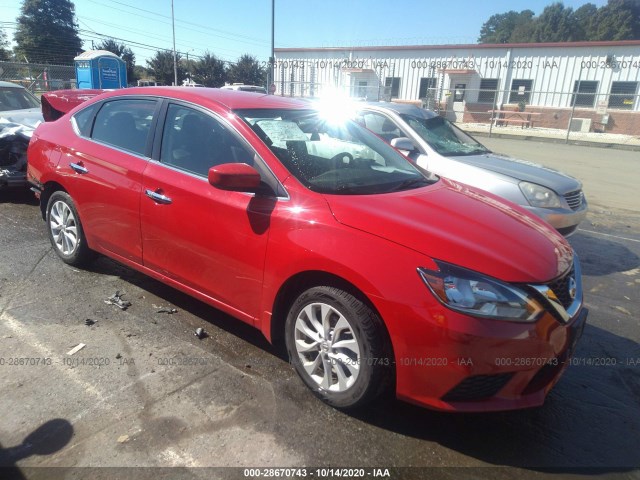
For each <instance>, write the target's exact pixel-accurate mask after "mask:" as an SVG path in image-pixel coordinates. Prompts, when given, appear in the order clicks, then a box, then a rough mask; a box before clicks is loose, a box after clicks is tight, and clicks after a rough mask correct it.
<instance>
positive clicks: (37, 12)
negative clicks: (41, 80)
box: [14, 0, 82, 64]
mask: <svg viewBox="0 0 640 480" xmlns="http://www.w3.org/2000/svg"><path fill="white" fill-rule="evenodd" d="M14 40H15V42H16V47H15V53H16V55H17V56H18V58H19V59H23V57H26V58H27V59H28V60H29V61H39V62H47V63H53V64H56V63H57V64H68V63H71V62H73V59H74V57H75V56H77V55H78V54H79V53H81V52H82V41H81V40H80V37H79V36H78V25H77V24H76V21H75V7H74V5H73V3H72V2H71V1H70V0H23V2H22V8H21V9H20V16H19V17H18V27H17V30H16V33H15V35H14Z"/></svg>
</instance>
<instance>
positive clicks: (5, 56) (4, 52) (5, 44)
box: [0, 27, 11, 62]
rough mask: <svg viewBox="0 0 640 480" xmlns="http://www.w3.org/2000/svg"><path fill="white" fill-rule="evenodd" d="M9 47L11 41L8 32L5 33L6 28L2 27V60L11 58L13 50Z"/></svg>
mask: <svg viewBox="0 0 640 480" xmlns="http://www.w3.org/2000/svg"><path fill="white" fill-rule="evenodd" d="M8 47H9V41H8V40H7V34H6V33H4V30H3V29H2V27H0V61H2V62H6V61H7V60H9V59H11V52H10V50H9V48H8Z"/></svg>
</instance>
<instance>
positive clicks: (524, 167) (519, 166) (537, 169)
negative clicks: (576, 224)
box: [448, 153, 582, 195]
mask: <svg viewBox="0 0 640 480" xmlns="http://www.w3.org/2000/svg"><path fill="white" fill-rule="evenodd" d="M448 158H451V159H452V160H455V161H457V162H462V163H466V164H469V165H473V166H474V167H479V168H484V169H486V170H490V171H492V172H496V173H499V174H502V175H506V176H508V177H512V178H514V179H516V180H519V181H522V180H524V181H526V182H531V183H537V184H538V185H543V186H545V187H547V188H551V189H552V190H553V191H555V192H556V193H558V194H560V195H564V194H566V193H569V192H574V191H576V190H580V189H581V188H582V184H581V183H580V182H579V181H578V180H576V179H575V178H573V177H570V176H569V175H566V174H564V173H562V172H558V171H557V170H554V169H552V168H548V167H544V166H542V165H538V164H537V163H533V162H527V161H525V160H518V159H515V158H511V157H507V156H506V155H499V154H495V153H488V154H483V155H469V156H457V157H448Z"/></svg>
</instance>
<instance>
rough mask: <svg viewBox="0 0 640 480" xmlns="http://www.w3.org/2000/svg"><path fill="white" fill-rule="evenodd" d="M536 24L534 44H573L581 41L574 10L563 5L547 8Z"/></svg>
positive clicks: (553, 4) (557, 4) (552, 5)
mask: <svg viewBox="0 0 640 480" xmlns="http://www.w3.org/2000/svg"><path fill="white" fill-rule="evenodd" d="M535 22H536V25H535V29H534V31H533V39H532V41H534V42H573V41H576V40H579V39H580V29H579V28H578V27H577V25H576V21H575V18H574V16H573V9H572V8H565V6H564V5H562V4H561V3H552V4H551V5H549V6H547V7H545V9H544V10H543V12H542V13H541V14H540V16H539V17H537V18H536V21H535Z"/></svg>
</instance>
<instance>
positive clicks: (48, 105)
mask: <svg viewBox="0 0 640 480" xmlns="http://www.w3.org/2000/svg"><path fill="white" fill-rule="evenodd" d="M106 91H107V90H56V91H53V92H47V93H43V94H42V96H41V97H40V101H41V102H42V116H43V117H44V121H45V122H53V121H54V120H57V119H58V118H60V117H62V116H63V115H64V114H65V113H67V112H69V111H71V110H73V109H74V108H75V107H77V106H78V105H80V104H81V103H84V102H86V101H87V100H90V99H92V98H93V97H95V96H96V95H100V94H101V93H104V92H106Z"/></svg>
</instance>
